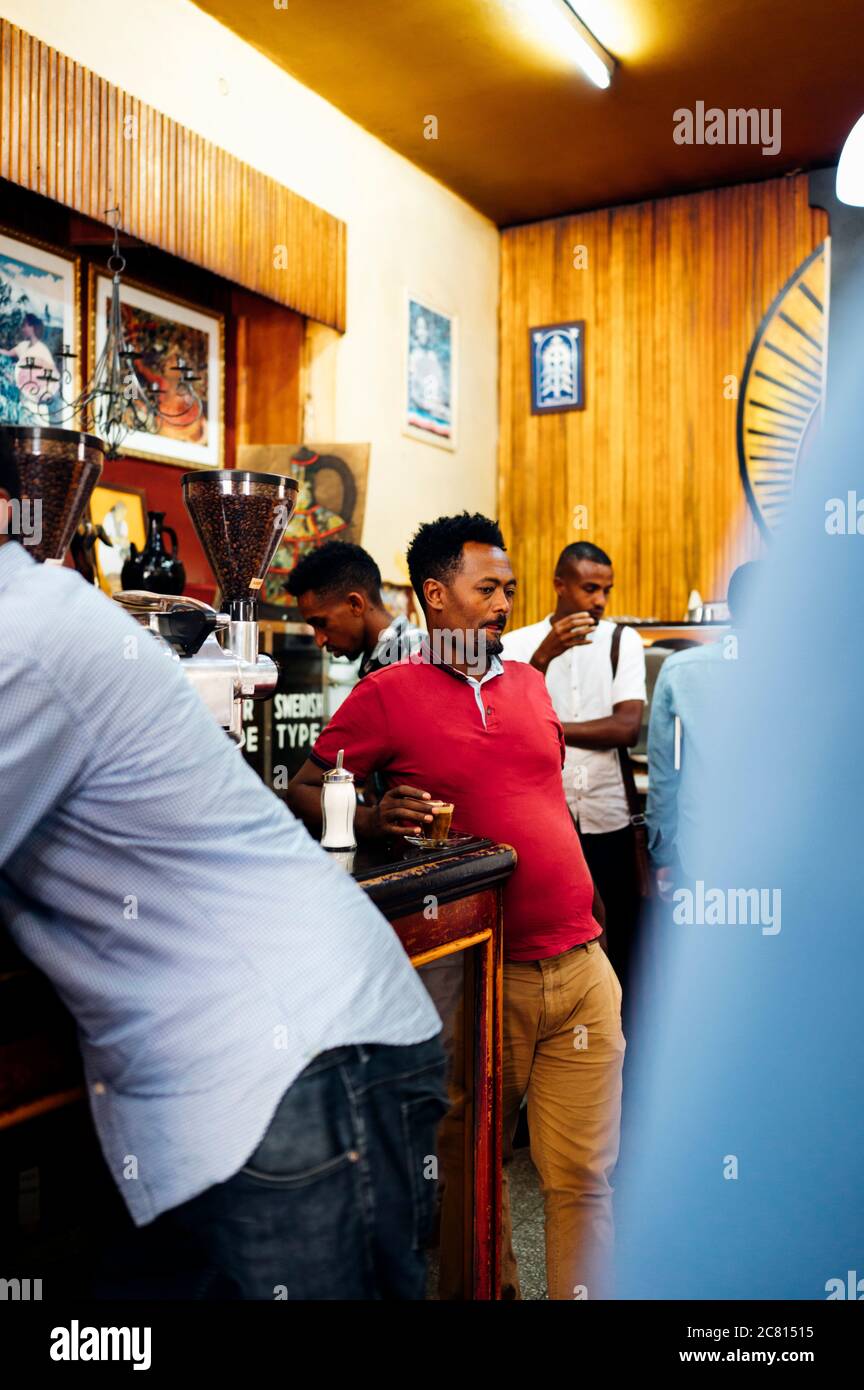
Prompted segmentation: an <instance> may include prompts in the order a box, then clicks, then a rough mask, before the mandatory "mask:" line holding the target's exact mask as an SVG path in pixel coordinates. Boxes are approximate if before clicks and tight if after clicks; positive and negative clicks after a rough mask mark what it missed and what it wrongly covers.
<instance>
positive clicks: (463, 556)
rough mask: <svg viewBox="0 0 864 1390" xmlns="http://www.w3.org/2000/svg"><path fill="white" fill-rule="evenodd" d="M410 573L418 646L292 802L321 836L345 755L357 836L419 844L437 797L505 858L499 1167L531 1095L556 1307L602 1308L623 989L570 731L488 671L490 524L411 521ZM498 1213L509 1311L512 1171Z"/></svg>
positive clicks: (509, 597) (492, 644) (501, 583)
mask: <svg viewBox="0 0 864 1390" xmlns="http://www.w3.org/2000/svg"><path fill="white" fill-rule="evenodd" d="M408 566H409V570H410V574H411V582H412V584H413V585H414V589H415V591H416V593H417V596H418V598H419V600H420V602H421V603H422V605H423V609H424V612H425V615H426V622H427V626H428V628H429V643H428V644H427V646H426V648H425V650H423V651H422V652H420V653H416V652H415V653H414V654H413V655H412V656H411V658H410V659H408V660H407V661H401V662H398V663H397V664H395V665H390V666H385V667H384V668H383V669H382V670H380V671H377V672H374V673H373V674H372V675H370V676H367V678H366V679H365V680H364V681H363V682H362V684H360V685H358V686H357V687H356V688H355V689H354V690H353V691H352V692H351V694H350V696H349V697H348V699H347V700H346V701H345V702H344V704H343V705H342V706H341V707H340V709H339V710H338V711H337V713H336V715H335V716H334V718H333V719H332V720H331V721H330V723H329V724H328V725H327V727H326V729H325V730H324V732H323V733H322V735H321V737H320V738H319V739H318V742H317V743H316V744H315V747H314V749H313V751H312V755H311V757H310V759H309V760H308V761H307V762H306V764H305V765H304V766H303V767H302V768H301V769H300V771H299V773H298V774H297V776H296V777H295V779H294V781H293V782H292V784H291V788H290V791H289V799H290V801H291V805H292V807H293V809H294V810H295V811H296V812H297V814H298V815H301V816H302V817H303V819H304V820H305V821H306V822H307V824H309V825H310V826H313V827H320V823H321V813H320V787H321V780H322V776H323V773H324V771H326V770H327V769H328V768H330V767H332V766H334V765H335V762H336V754H337V752H338V750H339V749H340V748H344V750H345V766H346V767H348V768H349V769H350V770H351V771H352V772H353V773H354V774H355V777H356V778H357V780H358V781H363V780H365V779H366V778H367V777H369V776H370V774H371V773H372V772H373V771H378V772H380V773H381V774H382V775H383V777H384V780H385V782H386V783H387V785H388V787H389V790H388V791H387V792H386V794H385V795H384V796H383V797H382V799H381V801H380V802H379V803H378V805H377V806H375V807H369V808H363V807H360V808H358V811H357V820H356V828H357V833H358V835H359V836H361V837H363V836H370V837H386V836H391V835H399V834H401V835H404V834H411V833H415V834H416V833H417V832H418V831H420V830H422V828H423V826H424V825H425V824H427V823H428V822H429V821H430V820H431V815H430V812H429V808H428V802H429V801H430V800H431V799H435V800H446V801H452V802H453V805H454V807H455V810H454V813H453V828H454V830H458V831H466V832H468V833H470V834H473V835H482V836H486V837H487V838H489V839H491V840H496V841H501V842H504V843H506V844H510V845H513V846H514V848H515V849H516V851H517V854H518V864H517V867H516V869H515V871H514V873H513V875H512V877H511V879H510V881H509V883H508V885H507V887H506V888H505V891H504V957H505V965H504V1078H503V1082H504V1146H505V1161H506V1159H507V1158H508V1157H509V1155H510V1146H511V1142H512V1137H513V1132H514V1130H515V1126H516V1121H517V1118H518V1114H519V1108H520V1105H521V1103H522V1100H523V1097H525V1096H526V1095H527V1098H528V1124H529V1128H530V1131H531V1157H532V1159H533V1161H534V1164H535V1166H536V1167H537V1169H538V1172H539V1174H540V1180H541V1184H542V1188H543V1194H544V1199H545V1207H546V1269H547V1280H548V1289H549V1297H550V1298H554V1299H572V1298H598V1297H604V1296H608V1293H609V1291H610V1290H609V1282H608V1265H609V1257H610V1253H611V1244H612V1188H611V1185H610V1175H611V1172H612V1169H613V1168H614V1165H615V1161H616V1159H617V1155H618V1136H619V1123H620V1107H621V1067H622V1062H623V1056H624V1038H623V1035H622V1032H621V989H620V986H619V984H618V981H617V979H616V977H615V973H614V971H613V970H612V967H611V965H610V964H609V960H608V957H607V956H606V954H605V952H604V951H603V950H602V949H601V948H600V947H599V946H598V944H597V939H596V938H597V937H598V936H599V935H600V927H599V926H598V924H597V922H596V921H595V919H594V917H593V915H592V903H593V900H594V889H593V884H592V882H591V877H590V875H589V873H588V869H587V867H586V864H585V860H584V857H583V855H582V850H581V847H580V845H579V840H578V837H577V835H576V832H575V829H574V827H573V821H572V818H571V816H570V813H569V811H568V809H567V803H566V800H565V798H564V789H563V782H562V779H561V767H562V763H563V759H564V750H565V744H564V736H563V733H562V730H561V726H560V724H559V722H558V719H557V717H556V715H555V712H554V710H553V708H552V704H551V701H550V699H549V695H548V693H547V690H546V683H545V681H544V679H543V677H542V676H541V675H540V673H539V672H538V671H535V670H534V668H533V667H531V666H529V665H527V664H523V663H520V662H507V663H506V665H505V664H504V663H502V662H501V661H500V659H499V657H500V652H501V634H502V633H503V631H504V627H505V625H506V622H507V618H508V616H509V614H510V610H511V608H512V604H513V597H514V593H515V589H516V580H515V579H514V577H513V571H512V569H511V567H510V562H509V560H508V558H507V554H506V551H505V548H504V540H503V537H502V535H501V532H500V530H499V528H498V526H497V524H496V523H495V522H493V521H490V520H489V519H488V518H487V517H483V516H469V515H468V514H467V513H463V514H462V515H461V516H456V517H441V518H440V519H439V520H438V521H434V522H431V523H429V524H427V525H424V526H421V527H420V529H419V531H418V532H417V534H416V536H415V537H414V540H413V541H412V543H411V546H410V548H409V551H408ZM454 649H455V653H456V654H455V655H452V654H451V655H449V657H448V659H447V660H444V659H442V655H443V656H447V655H448V652H449V653H452V652H453V650H454ZM504 1213H505V1214H504V1240H503V1252H504V1254H503V1268H502V1290H503V1293H504V1296H505V1297H511V1298H513V1297H516V1298H518V1297H519V1296H520V1295H519V1282H518V1275H517V1272H516V1263H515V1259H514V1256H513V1248H512V1242H511V1240H510V1216H509V1194H508V1185H507V1183H506V1169H505V1189H504Z"/></svg>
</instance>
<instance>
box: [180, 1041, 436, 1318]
mask: <svg viewBox="0 0 864 1390" xmlns="http://www.w3.org/2000/svg"><path fill="white" fill-rule="evenodd" d="M444 1075H445V1061H444V1052H443V1049H442V1046H441V1042H440V1038H439V1037H434V1038H430V1039H428V1040H427V1041H426V1042H422V1043H413V1044H411V1045H410V1046H407V1047H389V1046H383V1045H380V1044H366V1045H363V1046H349V1047H337V1048H333V1049H331V1050H330V1051H328V1052H322V1053H321V1054H320V1055H319V1056H318V1057H316V1058H315V1059H314V1060H313V1061H312V1062H310V1063H309V1065H308V1067H306V1069H305V1071H303V1072H301V1074H300V1076H299V1077H298V1078H297V1080H296V1081H294V1083H293V1084H292V1085H291V1086H290V1087H289V1088H288V1090H287V1091H286V1092H285V1094H284V1096H283V1097H282V1100H281V1101H280V1103H279V1105H278V1107H277V1109H276V1112H275V1114H274V1116H273V1119H272V1120H271V1122H270V1125H269V1128H268V1130H267V1133H266V1134H265V1135H264V1138H263V1139H262V1141H261V1143H260V1144H259V1145H258V1148H257V1149H256V1150H255V1152H254V1153H253V1154H252V1155H251V1156H250V1158H249V1160H248V1162H247V1163H246V1164H245V1165H244V1167H243V1168H241V1169H240V1171H239V1172H237V1173H235V1174H234V1176H233V1177H231V1178H229V1179H228V1181H227V1182H224V1183H219V1184H217V1185H216V1186H214V1187H211V1188H208V1190H207V1191H206V1192H203V1193H201V1194H200V1196H198V1197H194V1198H193V1199H192V1200H191V1201H189V1202H185V1203H183V1205H182V1206H180V1207H176V1208H175V1209H174V1211H173V1212H172V1213H171V1217H172V1219H173V1223H174V1224H175V1226H179V1227H180V1228H181V1229H182V1230H183V1232H184V1233H185V1235H186V1237H187V1238H191V1239H192V1240H194V1241H195V1242H196V1243H197V1245H198V1246H199V1248H200V1251H201V1253H202V1255H203V1256H204V1257H205V1259H206V1261H207V1263H208V1265H209V1267H210V1269H211V1270H212V1271H213V1274H214V1276H217V1275H218V1276H221V1282H222V1288H223V1289H224V1290H225V1296H228V1297H231V1296H232V1295H233V1296H234V1297H239V1298H254V1299H270V1300H273V1299H422V1298H424V1297H425V1293H426V1254H425V1246H426V1243H427V1240H428V1237H429V1235H430V1231H431V1227H432V1223H433V1220H434V1214H435V1201H436V1180H435V1172H436V1168H437V1164H436V1163H435V1161H434V1156H435V1141H436V1132H437V1129H438V1124H439V1122H440V1120H441V1117H442V1116H443V1115H444V1113H445V1111H446V1110H447V1108H448V1099H447V1089H446V1086H445V1081H444ZM205 1296H206V1295H205Z"/></svg>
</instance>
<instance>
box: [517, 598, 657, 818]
mask: <svg viewBox="0 0 864 1390" xmlns="http://www.w3.org/2000/svg"><path fill="white" fill-rule="evenodd" d="M551 628H552V618H551V616H550V617H547V618H544V619H543V620H542V622H539V623H531V625H530V626H529V627H520V628H516V630H515V631H514V632H507V633H505V634H504V652H503V655H504V660H505V661H530V660H531V658H532V656H533V655H534V653H535V652H536V650H537V648H538V647H539V646H540V643H541V642H542V641H543V639H544V637H546V636H547V635H548V633H549V632H550V631H551ZM614 631H615V624H614V623H611V622H609V621H608V620H607V619H605V618H603V619H601V621H600V622H599V623H598V625H597V627H596V628H595V629H594V631H593V632H592V634H591V640H590V643H587V644H586V645H584V646H579V647H571V648H570V650H569V651H566V652H563V653H562V654H561V656H556V657H555V659H554V661H550V662H549V665H548V667H547V669H546V686H547V689H548V691H549V696H550V699H551V700H552V704H553V705H554V707H555V713H556V714H557V715H558V718H559V719H560V720H561V723H562V724H582V723H585V722H586V721H587V720H589V719H606V718H608V717H609V715H611V714H612V711H613V706H615V705H619V704H621V703H622V701H624V700H643V701H644V700H645V698H646V692H645V649H644V647H643V646H642V641H641V638H640V637H639V634H638V633H637V632H635V631H634V629H633V628H631V627H625V628H624V631H623V632H622V633H621V646H620V648H619V651H618V670H617V672H616V674H615V679H614V680H613V679H612V634H613V633H614ZM564 793H565V795H566V797H567V804H568V806H569V807H570V810H571V811H572V812H573V815H574V816H575V818H576V820H577V821H578V822H579V827H580V829H581V830H582V831H583V832H584V833H585V834H586V835H605V834H608V833H609V832H610V831H613V830H622V829H623V828H624V826H625V825H627V824H628V822H629V820H630V811H629V808H628V806H627V794H626V792H625V791H624V783H623V781H622V778H621V763H620V760H619V758H618V750H617V748H599V749H594V748H572V747H571V746H570V744H568V745H567V755H566V759H565V762H564Z"/></svg>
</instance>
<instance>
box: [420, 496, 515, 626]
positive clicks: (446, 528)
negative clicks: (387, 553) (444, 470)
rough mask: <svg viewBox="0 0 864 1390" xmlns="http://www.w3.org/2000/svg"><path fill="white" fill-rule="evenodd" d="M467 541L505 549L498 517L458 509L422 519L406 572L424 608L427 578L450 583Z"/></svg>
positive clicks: (457, 568)
mask: <svg viewBox="0 0 864 1390" xmlns="http://www.w3.org/2000/svg"><path fill="white" fill-rule="evenodd" d="M470 541H475V542H476V543H477V544H478V545H494V546H497V547H498V549H499V550H506V549H507V547H506V545H505V544H504V537H503V536H502V534H501V528H500V526H499V525H498V522H497V521H490V519H489V517H488V516H482V515H481V514H480V512H474V513H473V514H471V513H469V512H460V513H459V515H458V516H439V518H438V520H437V521H425V522H424V523H423V525H422V526H421V527H420V528H419V529H418V531H417V533H416V535H415V536H414V539H413V540H412V542H411V544H410V545H409V547H408V573H409V574H410V576H411V583H412V584H413V586H414V592H415V594H416V595H417V597H418V599H419V600H420V603H421V604H422V606H423V608H424V609H425V607H426V600H425V599H424V597H423V585H424V583H425V582H426V580H427V579H437V580H439V581H440V582H441V583H442V584H449V583H450V581H451V580H452V579H453V577H454V575H456V574H458V573H459V570H460V569H461V566H462V547H463V546H464V545H467V544H468V543H469V542H470Z"/></svg>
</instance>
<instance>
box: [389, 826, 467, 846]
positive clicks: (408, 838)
mask: <svg viewBox="0 0 864 1390" xmlns="http://www.w3.org/2000/svg"><path fill="white" fill-rule="evenodd" d="M474 838H475V837H474V836H473V835H463V834H460V833H459V832H458V831H456V830H451V831H450V832H449V834H448V836H447V839H446V840H433V839H431V838H430V837H429V836H428V835H405V836H403V839H404V840H405V843H406V845H417V846H418V847H419V848H420V849H452V848H453V846H454V845H464V844H465V843H466V842H467V841H468V840H473V839H474Z"/></svg>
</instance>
